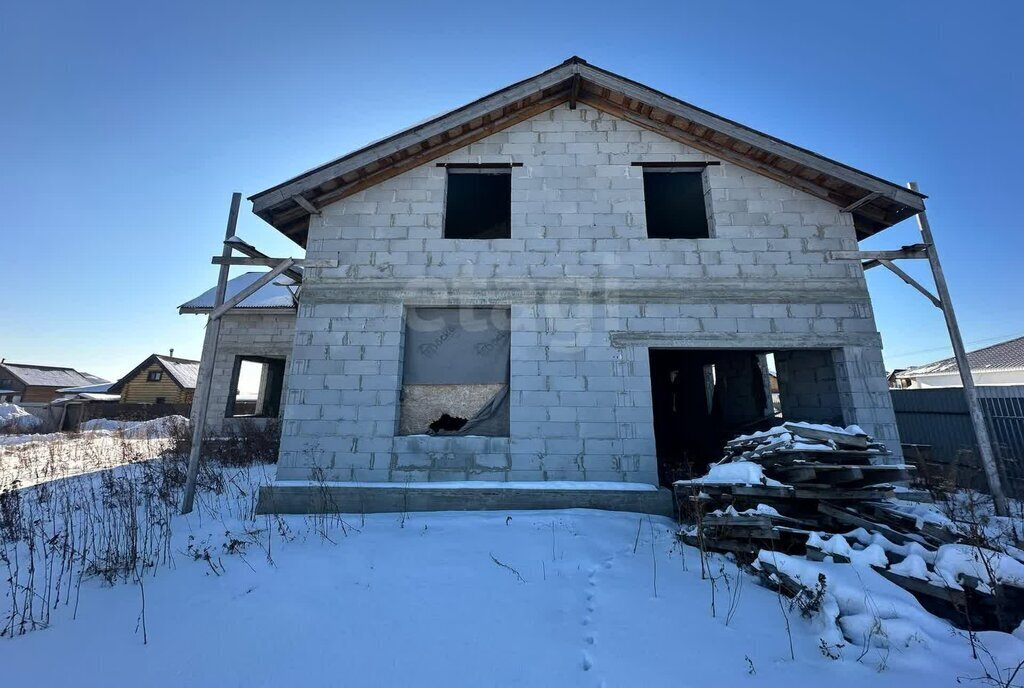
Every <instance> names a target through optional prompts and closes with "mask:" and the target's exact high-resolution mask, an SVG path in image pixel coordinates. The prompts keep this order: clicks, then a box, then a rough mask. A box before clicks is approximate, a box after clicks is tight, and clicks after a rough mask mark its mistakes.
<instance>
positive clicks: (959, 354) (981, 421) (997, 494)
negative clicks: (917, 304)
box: [907, 182, 1010, 516]
mask: <svg viewBox="0 0 1024 688" xmlns="http://www.w3.org/2000/svg"><path fill="white" fill-rule="evenodd" d="M907 188H908V189H910V190H911V191H917V183H916V182H909V183H908V184H907ZM917 226H918V228H919V229H920V230H921V238H922V239H924V243H925V244H927V245H928V251H927V254H928V262H929V263H930V264H931V267H932V275H933V276H934V278H935V291H937V292H938V296H939V301H941V302H942V314H943V315H944V316H945V318H946V328H947V329H948V330H949V340H950V342H951V343H952V344H953V355H954V356H955V357H956V365H957V368H958V369H959V371H960V380H961V383H962V384H963V386H964V398H965V399H966V400H967V409H968V410H969V411H970V414H971V424H972V425H973V426H974V435H975V437H976V438H977V440H978V453H979V454H981V465H982V468H984V469H985V477H986V478H987V479H988V488H989V490H991V492H992V499H993V501H994V502H995V508H996V514H997V515H999V516H1009V513H1010V512H1009V509H1008V507H1007V503H1006V495H1005V494H1004V493H1003V483H1002V480H1001V479H1000V477H999V466H998V465H997V464H996V458H995V454H994V452H993V451H992V440H991V439H990V438H989V434H988V426H987V425H986V423H985V414H984V413H983V412H982V410H981V403H980V402H979V401H978V390H977V389H975V387H974V375H973V374H972V373H971V366H970V363H968V361H967V350H966V349H964V341H963V338H962V337H961V336H960V325H959V324H957V320H956V313H955V312H954V311H953V301H952V300H951V299H950V296H949V287H948V286H947V285H946V277H945V275H944V274H943V272H942V264H941V263H940V262H939V252H938V251H937V250H936V248H935V239H934V238H933V237H932V228H931V225H930V224H929V223H928V215H927V214H926V213H925V211H923V210H922V211H921V212H920V213H918V214H917Z"/></svg>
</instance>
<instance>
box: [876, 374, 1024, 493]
mask: <svg viewBox="0 0 1024 688" xmlns="http://www.w3.org/2000/svg"><path fill="white" fill-rule="evenodd" d="M890 394H891V396H892V402H893V409H894V410H895V412H896V424H897V426H898V427H899V431H900V441H901V442H903V443H905V444H926V445H930V446H931V447H932V457H933V459H934V460H936V461H939V462H944V463H952V462H955V461H959V462H961V463H963V462H965V461H966V462H969V463H971V464H972V465H974V466H977V465H978V460H977V455H978V452H977V442H976V441H975V437H974V429H973V428H972V427H971V419H970V415H969V413H968V411H967V402H966V400H965V398H964V391H963V389H962V388H960V387H944V388H940V389H893V390H890ZM978 396H979V397H980V402H981V408H982V411H983V412H984V414H985V418H986V420H987V422H988V428H989V433H990V435H991V436H992V442H993V444H994V450H995V453H996V458H997V460H998V461H999V463H1000V466H1001V468H1002V471H1003V477H1004V480H1005V481H1006V482H1007V489H1008V491H1009V492H1011V493H1012V494H1015V495H1021V494H1024V386H1022V385H1008V386H998V387H997V386H992V387H978Z"/></svg>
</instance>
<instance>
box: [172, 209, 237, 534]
mask: <svg viewBox="0 0 1024 688" xmlns="http://www.w3.org/2000/svg"><path fill="white" fill-rule="evenodd" d="M241 203H242V194H240V193H233V194H231V209H230V210H229V211H228V226H227V231H226V232H225V234H224V249H223V253H222V254H221V255H222V257H223V258H224V259H229V258H231V251H232V248H231V242H229V241H228V239H230V238H231V237H232V236H234V234H235V226H236V225H237V224H238V208H239V206H240V205H241ZM230 271H231V266H230V265H227V264H223V265H221V266H220V274H219V275H218V278H217V291H216V295H215V296H214V299H213V308H214V310H216V309H217V308H218V307H220V306H221V305H223V304H224V295H225V294H226V293H227V289H228V273H229V272H230ZM220 323H221V320H220V318H208V319H207V321H206V337H205V338H204V339H203V354H202V356H201V358H200V361H199V376H198V378H197V380H196V390H195V393H194V394H193V396H192V414H191V415H192V451H191V452H190V453H189V456H188V472H187V473H186V475H185V495H184V497H182V500H181V513H182V514H189V513H192V506H193V503H194V501H195V496H196V479H197V478H198V477H199V456H200V454H201V452H202V448H203V434H204V432H205V431H206V412H207V409H209V406H210V388H211V387H212V386H213V369H214V367H215V366H216V358H217V344H218V342H219V340H220Z"/></svg>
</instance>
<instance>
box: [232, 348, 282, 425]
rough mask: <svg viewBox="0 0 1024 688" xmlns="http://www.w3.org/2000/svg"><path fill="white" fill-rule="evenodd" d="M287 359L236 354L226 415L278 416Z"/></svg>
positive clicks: (239, 416) (242, 416)
mask: <svg viewBox="0 0 1024 688" xmlns="http://www.w3.org/2000/svg"><path fill="white" fill-rule="evenodd" d="M284 370H285V360H284V359H283V358H266V357H263V356H236V357H235V365H234V369H233V371H232V376H231V379H232V384H231V393H230V394H229V395H228V405H227V409H226V413H225V417H227V418H276V417H277V416H278V415H279V414H280V411H281V393H282V390H283V389H284Z"/></svg>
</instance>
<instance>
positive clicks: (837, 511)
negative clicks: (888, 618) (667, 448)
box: [674, 423, 1024, 630]
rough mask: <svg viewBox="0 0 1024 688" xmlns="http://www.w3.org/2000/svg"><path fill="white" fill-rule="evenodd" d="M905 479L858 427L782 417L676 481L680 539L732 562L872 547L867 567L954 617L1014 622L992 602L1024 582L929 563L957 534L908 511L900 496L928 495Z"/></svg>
mask: <svg viewBox="0 0 1024 688" xmlns="http://www.w3.org/2000/svg"><path fill="white" fill-rule="evenodd" d="M912 477H913V468H911V467H909V466H905V465H902V464H895V463H894V462H893V461H892V456H891V455H890V453H889V451H888V450H887V449H886V447H885V446H884V445H883V444H881V443H878V442H875V441H873V440H872V438H871V437H869V436H868V435H866V434H865V433H863V432H862V431H861V430H860V429H859V428H856V427H851V428H837V427H831V426H822V425H811V424H808V423H785V424H784V425H781V426H779V427H777V428H773V429H771V430H768V431H765V432H760V433H756V434H753V435H745V436H740V437H737V438H736V439H734V440H732V441H730V442H729V443H728V444H727V445H726V448H725V457H724V458H723V459H722V461H720V462H719V463H718V464H715V465H714V466H711V468H710V470H709V472H708V474H707V475H706V476H704V477H702V478H697V479H695V480H682V481H678V482H676V483H675V486H674V487H675V495H676V502H677V505H678V506H679V509H680V520H681V521H682V522H683V524H684V525H683V527H682V528H681V530H680V533H679V537H680V539H681V540H682V541H684V542H686V543H687V544H690V545H693V546H695V547H698V548H700V549H702V550H704V551H717V552H729V553H732V554H734V555H735V556H736V558H737V560H738V561H739V562H740V563H741V564H745V563H750V562H753V561H755V560H756V559H757V558H758V554H759V552H761V551H764V550H767V551H771V552H780V553H785V554H793V555H805V556H806V557H807V558H808V559H812V560H817V561H823V560H829V561H832V562H834V563H848V562H849V561H850V557H851V555H852V556H856V553H857V552H863V551H864V550H866V549H867V548H869V547H871V548H873V549H872V551H874V552H875V555H876V558H877V559H878V561H872V562H871V565H872V567H874V568H875V569H876V570H877V571H878V572H879V573H880V574H881V575H884V576H885V577H886V578H888V579H889V580H890V581H892V582H894V583H896V584H897V585H900V586H901V587H903V588H904V589H906V590H908V591H909V592H911V593H913V594H914V595H915V596H916V597H917V598H918V599H919V600H921V602H922V604H923V605H924V606H925V607H926V608H928V609H930V610H932V611H933V612H935V613H938V614H940V615H942V616H944V617H946V618H948V619H950V620H951V621H953V622H954V623H958V625H963V626H965V627H966V626H970V625H972V624H973V625H974V626H973V627H976V628H979V627H987V628H995V627H999V628H1004V629H1005V628H1006V627H1007V626H1008V625H1009V624H1012V623H1019V622H1020V618H1017V617H1018V616H1021V615H1024V608H1022V611H1021V614H1020V615H1018V614H1013V613H1011V614H1009V616H1007V614H1006V611H1005V609H1006V605H1003V604H997V601H998V599H1012V600H1013V601H1014V602H1017V601H1019V600H1020V599H1021V596H1022V595H1024V589H1022V588H1018V587H1015V585H1013V584H1004V583H1002V582H1000V583H999V584H998V585H997V584H995V583H994V584H993V585H991V586H988V585H979V584H978V582H977V581H974V580H972V579H971V576H969V575H960V576H955V577H953V578H952V579H951V578H950V577H949V576H948V575H947V576H945V577H944V576H942V575H939V573H938V572H937V571H936V570H935V561H936V558H937V557H939V554H940V551H941V550H942V548H944V547H947V548H948V547H952V546H957V547H959V546H961V544H960V543H963V542H964V540H965V537H964V535H963V533H961V532H959V530H958V529H957V528H956V526H954V525H953V524H952V523H951V522H948V521H947V522H941V521H929V520H927V519H921V518H919V517H918V516H916V515H915V514H914V513H912V510H910V509H909V508H908V503H910V502H916V501H928V495H927V493H923V492H917V491H914V490H912V489H910V488H908V487H907V486H906V485H905V483H907V482H908V481H910V480H911V479H912ZM899 483H904V485H899ZM897 497H898V498H899V501H897V500H896V498H897ZM909 506H913V504H910V505H909ZM979 551H982V550H979ZM984 551H989V550H984ZM882 552H884V555H882V554H881V553H882ZM939 558H941V557H939ZM861 560H862V561H863V557H861ZM759 572H761V573H764V569H763V568H762V569H759ZM768 573H769V574H770V573H771V572H768ZM773 580H777V579H773ZM1011 630H1012V629H1011Z"/></svg>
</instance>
